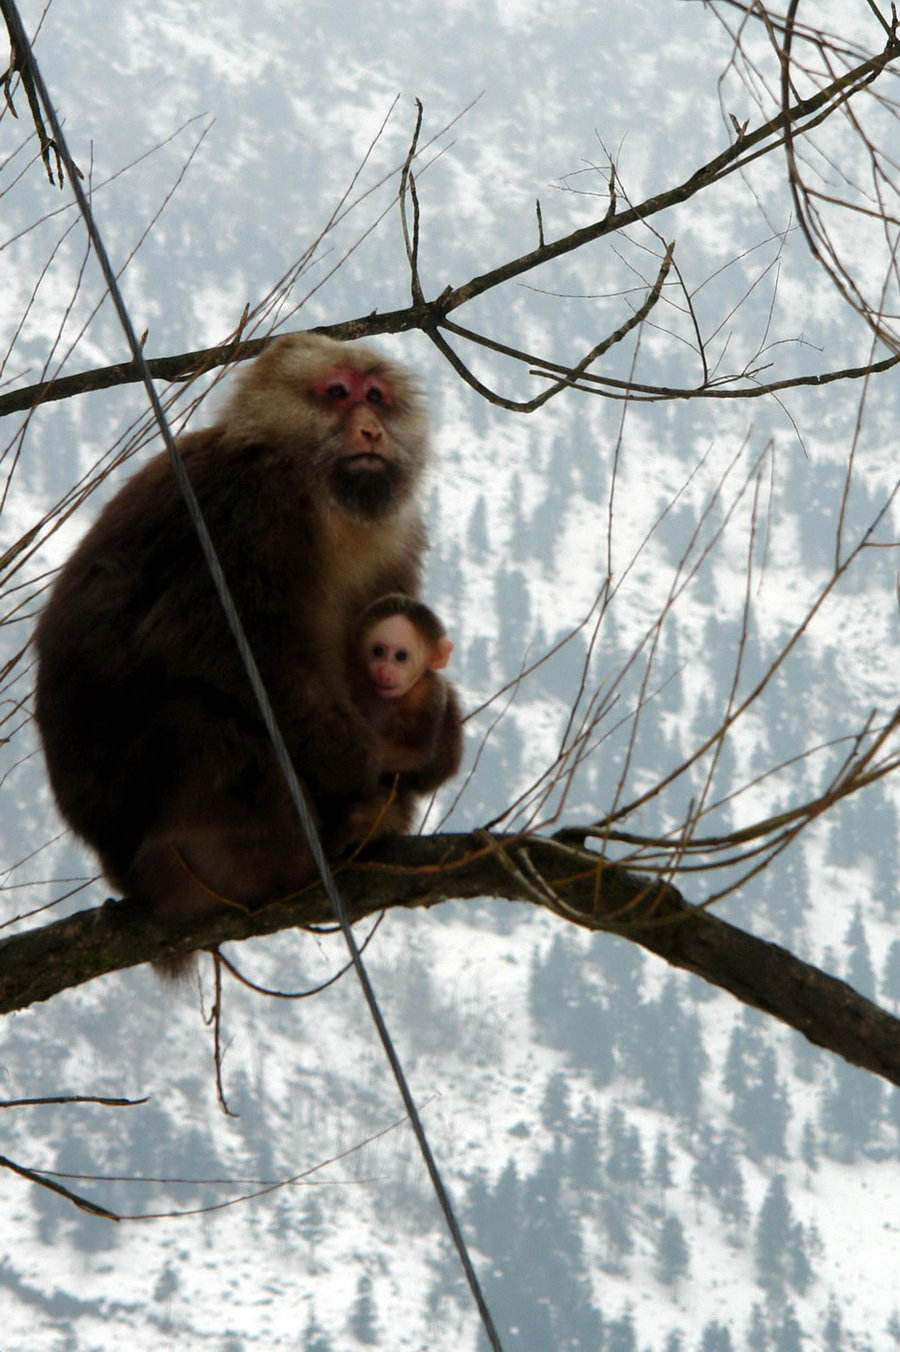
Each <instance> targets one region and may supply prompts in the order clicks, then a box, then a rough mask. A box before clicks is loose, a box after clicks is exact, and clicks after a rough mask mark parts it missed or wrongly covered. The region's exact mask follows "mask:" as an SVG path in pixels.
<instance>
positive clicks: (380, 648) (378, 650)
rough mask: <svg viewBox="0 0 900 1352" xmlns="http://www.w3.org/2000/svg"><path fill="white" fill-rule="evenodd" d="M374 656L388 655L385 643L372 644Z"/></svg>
mask: <svg viewBox="0 0 900 1352" xmlns="http://www.w3.org/2000/svg"><path fill="white" fill-rule="evenodd" d="M372 656H373V657H386V656H387V652H386V649H385V646H384V644H383V643H373V644H372Z"/></svg>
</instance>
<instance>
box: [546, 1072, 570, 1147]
mask: <svg viewBox="0 0 900 1352" xmlns="http://www.w3.org/2000/svg"><path fill="white" fill-rule="evenodd" d="M540 1114H541V1121H542V1122H543V1124H544V1126H545V1127H546V1128H547V1130H548V1131H554V1132H564V1131H568V1128H569V1124H570V1122H571V1120H572V1110H571V1104H570V1099H569V1081H568V1077H567V1076H565V1075H564V1074H563V1073H562V1071H556V1073H555V1074H553V1075H550V1076H548V1077H547V1083H546V1085H545V1086H544V1096H543V1098H542V1099H541V1106H540Z"/></svg>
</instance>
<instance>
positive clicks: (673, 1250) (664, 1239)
mask: <svg viewBox="0 0 900 1352" xmlns="http://www.w3.org/2000/svg"><path fill="white" fill-rule="evenodd" d="M689 1262H690V1250H689V1249H688V1246H687V1240H686V1239H685V1237H684V1226H683V1225H682V1224H681V1221H680V1220H679V1219H678V1217H677V1216H667V1217H666V1218H665V1220H664V1221H663V1223H662V1228H661V1229H660V1232H659V1242H658V1243H657V1246H656V1275H657V1277H658V1278H659V1280H660V1281H661V1282H664V1283H665V1284H666V1286H671V1288H672V1290H673V1291H674V1290H675V1288H676V1286H677V1284H678V1278H679V1277H683V1276H684V1274H685V1273H686V1272H687V1270H688V1265H689Z"/></svg>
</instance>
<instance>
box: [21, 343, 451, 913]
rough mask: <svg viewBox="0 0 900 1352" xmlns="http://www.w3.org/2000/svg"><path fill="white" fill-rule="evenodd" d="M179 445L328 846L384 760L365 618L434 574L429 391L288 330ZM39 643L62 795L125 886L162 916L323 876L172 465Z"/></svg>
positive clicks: (48, 736)
mask: <svg viewBox="0 0 900 1352" xmlns="http://www.w3.org/2000/svg"><path fill="white" fill-rule="evenodd" d="M179 446H180V450H181V454H182V456H183V458H184V463H185V465H186V467H187V470H188V473H189V475H190V478H191V481H192V483H193V486H194V489H195V491H196V493H197V496H198V498H199V501H200V506H201V508H202V511H203V513H204V516H205V518H206V520H207V523H208V525H209V529H210V532H211V534H212V538H213V541H214V544H215V547H216V549H217V551H218V554H219V557H220V560H221V562H222V565H223V568H224V572H225V575H226V578H227V580H228V584H229V586H230V588H231V590H232V593H233V595H234V598H235V601H236V604H237V608H238V611H239V613H240V616H241V619H242V621H243V623H244V626H245V628H246V631H247V634H248V637H249V640H250V643H251V646H252V648H253V651H254V654H255V657H256V660H257V662H258V664H259V668H260V671H261V674H262V678H263V681H264V683H265V685H266V688H267V690H268V692H269V695H270V697H271V700H272V703H273V706H274V710H275V714H276V717H277V719H278V721H279V724H280V726H281V729H282V731H283V733H284V735H285V739H286V741H287V745H288V749H289V751H290V754H291V757H292V760H293V763H294V765H295V767H296V769H297V771H298V773H299V775H300V777H301V779H302V780H303V781H304V783H305V784H306V785H307V786H308V788H309V790H310V793H311V795H312V798H313V801H314V803H315V805H316V807H317V810H318V814H319V818H320V821H321V825H322V828H323V832H324V834H325V837H326V841H329V840H331V841H332V842H334V841H336V842H338V843H345V842H346V840H347V838H348V832H350V830H351V825H350V818H351V817H352V812H353V810H355V809H354V807H353V805H357V806H358V804H359V802H360V801H363V802H365V801H374V800H376V799H377V798H378V795H379V788H378V780H379V774H380V772H381V769H382V765H381V756H380V751H379V744H378V737H377V734H376V732H375V730H374V729H373V727H372V725H371V724H370V722H369V721H368V719H367V718H366V717H365V716H364V715H363V714H362V713H361V711H360V710H359V708H358V706H357V704H356V703H355V701H354V698H353V696H352V692H351V684H350V679H351V678H350V666H351V661H352V653H351V650H350V644H351V637H352V635H353V633H354V621H355V618H356V616H358V615H359V614H360V612H361V611H362V610H363V609H364V608H365V607H366V606H367V605H368V604H369V603H370V602H371V601H372V600H373V599H374V598H376V597H378V596H380V595H381V594H383V593H384V592H386V591H402V592H407V593H412V594H415V592H416V590H417V588H418V585H419V574H420V565H421V559H422V553H423V550H424V544H425V537H424V531H423V527H422V522H421V518H420V514H419V511H418V507H417V505H416V501H415V494H416V488H417V485H418V482H419V479H420V476H421V472H422V469H423V466H424V464H425V461H426V459H427V428H426V420H425V415H424V411H423V408H422V403H421V399H420V396H419V393H418V390H417V388H416V385H415V382H414V381H413V379H412V377H411V376H410V375H409V373H408V372H407V371H406V370H405V369H404V368H403V367H400V366H398V365H396V364H395V363H393V362H391V361H389V360H387V359H386V358H384V357H382V356H381V355H379V354H378V353H376V352H373V351H372V350H371V349H370V348H367V347H365V346H362V345H359V344H341V343H336V342H334V341H332V340H330V339H327V338H324V337H319V336H315V335H299V336H293V337H287V338H281V339H278V340H276V341H275V342H273V343H272V344H271V345H270V346H269V347H268V348H267V349H266V350H265V352H264V353H263V355H262V356H261V357H260V358H258V359H257V361H255V362H254V363H253V364H252V366H250V367H249V368H248V369H247V371H246V372H245V373H244V374H243V375H242V376H240V377H239V378H238V380H237V382H236V386H235V388H234V391H233V393H232V395H231V397H230V399H229V401H228V402H227V403H226V404H225V406H224V408H223V411H222V414H221V416H220V418H219V419H218V421H217V422H216V423H215V425H214V426H212V427H209V428H207V429H206V430H204V431H199V432H193V433H189V434H188V435H186V436H184V437H183V438H182V439H181V441H180V443H179ZM36 642H37V650H38V658H39V667H38V679H37V704H36V712H37V719H38V723H39V725H40V730H41V734H42V736H43V740H44V749H45V753H46V758H47V765H48V769H49V773H50V780H51V783H52V786H53V790H54V793H55V795H56V798H57V801H58V803H59V807H60V810H61V812H62V814H63V816H64V817H65V818H66V819H67V821H68V822H69V823H70V825H71V826H72V827H73V828H74V830H75V831H76V832H77V833H78V834H79V835H80V836H82V837H83V838H84V839H85V840H86V841H87V842H88V843H89V844H90V845H92V846H93V847H94V849H95V850H96V851H97V853H98V854H99V856H100V860H101V863H102V865H103V869H104V872H105V873H106V875H107V877H108V878H109V880H110V882H111V883H112V884H113V886H115V887H117V888H119V889H121V891H122V892H123V893H124V894H126V895H127V896H129V897H131V898H132V899H134V900H135V901H136V902H138V903H140V904H143V905H145V906H147V907H149V908H151V909H152V910H153V911H154V912H155V913H157V914H160V915H167V914H184V913H186V912H196V911H198V910H205V909H207V908H209V906H210V905H212V904H215V902H214V898H215V897H216V896H219V897H222V898H226V899H229V900H232V901H234V902H237V903H239V904H242V905H247V906H257V905H260V904H263V903H265V902H266V901H269V900H272V899H274V898H276V897H278V896H281V895H284V894H287V893H289V892H291V891H292V890H295V889H296V888H297V887H298V886H299V885H301V884H303V883H305V882H306V881H308V880H309V879H310V877H311V875H312V868H311V862H310V857H309V853H308V850H307V846H306V844H305V841H304V839H303V835H302V830H301V827H300V825H299V822H298V821H297V820H296V815H295V812H294V809H293V806H292V804H291V802H290V800H289V797H288V793H287V790H286V788H285V786H284V783H283V780H282V777H281V774H280V772H279V769H278V766H277V764H276V762H275V759H274V755H273V752H272V750H271V747H270V744H269V739H268V737H267V734H266V732H265V730H264V728H263V726H262V724H261V721H260V718H259V715H258V712H257V708H256V703H255V700H254V698H253V696H252V693H251V690H250V687H249V684H248V681H247V678H246V676H245V674H244V671H243V667H242V664H241V661H240V658H239V655H238V652H237V650H236V647H235V644H234V641H233V639H232V637H231V634H230V632H229V631H228V629H227V626H226V621H225V618H224V614H223V611H222V608H221V605H220V603H219V600H218V598H217V596H216V594H215V592H214V590H213V586H212V583H211V581H210V579H209V576H208V572H207V568H206V565H205V563H204V561H203V559H202V557H201V554H200V549H199V545H198V544H197V541H196V538H195V534H194V530H193V528H192V526H191V524H190V522H189V519H188V515H187V510H186V508H185V506H184V503H183V501H182V498H181V495H180V492H179V490H178V487H177V485H176V483H175V479H174V476H173V473H172V470H171V468H170V465H169V463H168V457H167V456H166V455H160V456H157V457H156V458H155V459H154V460H152V461H150V463H149V464H147V465H146V466H145V467H144V468H143V469H141V470H140V471H139V472H138V473H137V474H136V475H135V476H134V477H133V478H132V479H131V480H130V481H129V482H128V483H126V484H125V486H124V487H123V488H122V489H121V490H120V492H119V493H118V494H117V495H116V496H115V497H114V498H113V499H112V501H111V502H110V503H109V504H108V505H107V507H106V508H105V509H104V511H103V512H102V513H101V515H100V517H99V519H98V520H97V521H96V523H95V524H94V526H93V527H92V529H91V530H90V531H89V532H88V533H87V535H86V536H85V538H84V540H83V541H82V542H81V544H80V545H79V546H78V548H77V549H76V550H75V552H74V554H73V555H72V557H71V558H70V559H69V561H68V563H67V564H66V565H65V567H64V568H63V569H62V572H61V573H60V575H59V578H58V580H57V582H56V585H55V587H54V589H53V592H52V595H51V597H50V600H49V602H48V604H47V606H46V609H45V610H44V613H43V615H42V617H41V619H40V622H39V624H38V628H37V636H36ZM391 829H397V823H396V821H394V822H391V821H388V822H384V823H382V825H381V826H380V827H379V832H383V831H384V830H391Z"/></svg>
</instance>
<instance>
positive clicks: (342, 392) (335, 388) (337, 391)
mask: <svg viewBox="0 0 900 1352" xmlns="http://www.w3.org/2000/svg"><path fill="white" fill-rule="evenodd" d="M349 395H350V391H349V390H348V389H347V386H346V385H342V384H341V382H340V381H339V380H336V381H335V382H334V383H333V384H332V385H329V386H328V387H327V388H326V390H325V398H326V399H331V400H332V402H333V403H337V402H338V400H340V399H347V398H349Z"/></svg>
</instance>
